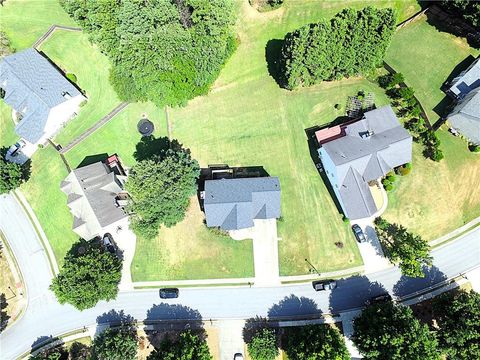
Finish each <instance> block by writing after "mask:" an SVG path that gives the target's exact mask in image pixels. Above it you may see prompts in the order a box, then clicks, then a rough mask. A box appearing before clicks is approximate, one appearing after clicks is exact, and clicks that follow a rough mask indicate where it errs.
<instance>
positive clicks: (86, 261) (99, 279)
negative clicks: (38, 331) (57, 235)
mask: <svg viewBox="0 0 480 360" xmlns="http://www.w3.org/2000/svg"><path fill="white" fill-rule="evenodd" d="M121 270H122V261H121V260H120V259H119V258H118V257H117V256H116V255H114V254H111V253H110V252H108V251H105V250H104V249H103V247H102V246H100V245H99V244H97V243H95V242H94V241H85V240H80V242H78V243H77V244H75V245H74V246H73V247H72V249H71V250H70V251H69V253H68V254H67V255H66V256H65V260H64V264H63V267H62V268H61V270H60V273H59V274H58V275H57V276H56V277H55V278H54V279H53V282H52V285H50V289H51V290H52V291H53V292H54V293H55V295H56V296H57V299H58V301H59V302H60V303H61V304H64V303H69V304H72V305H73V306H75V307H76V308H77V309H79V310H85V309H88V308H91V307H93V306H95V304H96V303H97V302H98V301H100V300H112V299H114V298H115V297H116V296H117V293H118V284H119V283H120V279H121V276H122V275H121Z"/></svg>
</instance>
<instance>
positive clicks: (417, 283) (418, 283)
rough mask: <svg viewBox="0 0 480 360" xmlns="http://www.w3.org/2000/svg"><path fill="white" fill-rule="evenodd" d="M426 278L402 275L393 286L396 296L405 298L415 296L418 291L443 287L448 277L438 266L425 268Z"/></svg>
mask: <svg viewBox="0 0 480 360" xmlns="http://www.w3.org/2000/svg"><path fill="white" fill-rule="evenodd" d="M422 270H423V273H424V275H425V276H424V277H408V276H405V275H402V277H401V278H400V280H398V282H397V283H396V284H395V285H394V286H393V293H394V294H395V296H397V297H400V298H403V297H408V296H409V295H411V294H414V293H415V292H416V291H419V290H422V289H426V288H429V287H432V286H435V285H439V286H440V285H442V283H443V282H444V281H445V280H447V276H446V275H445V274H444V273H443V272H442V271H441V270H440V269H439V268H438V267H436V266H432V267H429V268H428V267H424V268H423V269H422Z"/></svg>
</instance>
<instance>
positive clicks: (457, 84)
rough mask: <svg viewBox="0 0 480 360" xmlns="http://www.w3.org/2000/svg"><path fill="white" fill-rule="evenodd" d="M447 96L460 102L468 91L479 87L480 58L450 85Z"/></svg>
mask: <svg viewBox="0 0 480 360" xmlns="http://www.w3.org/2000/svg"><path fill="white" fill-rule="evenodd" d="M450 84H451V86H450V88H449V89H448V91H447V94H449V95H450V96H452V97H453V98H454V99H458V100H461V99H463V98H464V97H465V96H467V95H468V93H470V91H472V90H474V89H476V88H478V87H480V56H479V57H478V58H477V59H476V60H475V61H474V62H473V63H472V64H471V65H470V66H469V67H468V68H467V69H466V70H464V71H462V72H461V73H460V74H459V75H458V76H457V77H455V78H454V79H453V80H452V82H451V83H450Z"/></svg>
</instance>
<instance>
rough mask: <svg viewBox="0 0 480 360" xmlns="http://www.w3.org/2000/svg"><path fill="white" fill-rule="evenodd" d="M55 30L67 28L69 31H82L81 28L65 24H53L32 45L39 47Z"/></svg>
mask: <svg viewBox="0 0 480 360" xmlns="http://www.w3.org/2000/svg"><path fill="white" fill-rule="evenodd" d="M55 30H67V31H82V29H81V28H77V27H71V26H63V25H52V26H50V27H49V28H48V30H47V32H46V33H45V34H43V35H42V36H40V37H39V38H38V40H37V41H35V43H34V44H33V45H32V47H33V48H35V49H37V48H38V47H39V46H40V45H42V43H43V42H44V41H45V40H47V39H48V38H49V37H50V36H51V35H52V34H53V32H54V31H55Z"/></svg>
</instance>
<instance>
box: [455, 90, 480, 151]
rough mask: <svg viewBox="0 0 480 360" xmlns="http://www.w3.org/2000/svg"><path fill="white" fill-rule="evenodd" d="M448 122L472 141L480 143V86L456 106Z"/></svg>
mask: <svg viewBox="0 0 480 360" xmlns="http://www.w3.org/2000/svg"><path fill="white" fill-rule="evenodd" d="M448 122H449V123H450V125H451V126H452V127H453V128H454V129H456V130H457V131H458V132H460V133H461V134H462V135H463V136H465V137H466V138H468V140H470V141H471V142H472V143H474V144H477V145H480V87H478V88H477V89H475V90H473V91H471V92H470V93H469V94H468V95H467V96H466V97H464V98H463V99H462V100H461V101H460V102H459V103H458V104H457V105H456V106H455V108H454V109H453V111H452V112H451V113H450V115H448Z"/></svg>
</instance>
